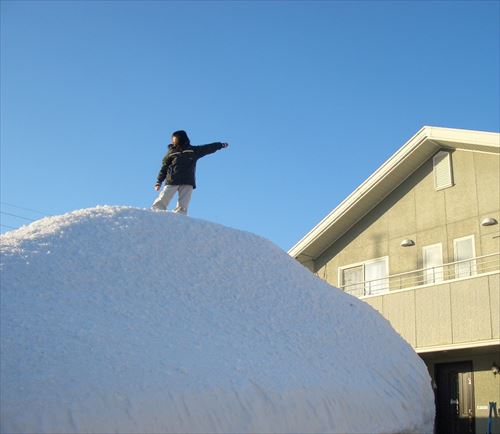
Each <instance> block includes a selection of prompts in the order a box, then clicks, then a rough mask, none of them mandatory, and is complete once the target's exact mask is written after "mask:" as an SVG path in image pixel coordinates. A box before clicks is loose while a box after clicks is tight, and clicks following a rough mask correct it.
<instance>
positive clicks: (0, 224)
mask: <svg viewBox="0 0 500 434" xmlns="http://www.w3.org/2000/svg"><path fill="white" fill-rule="evenodd" d="M0 226H2V227H4V228H7V229H18V228H15V227H14V226H9V225H4V224H3V223H0Z"/></svg>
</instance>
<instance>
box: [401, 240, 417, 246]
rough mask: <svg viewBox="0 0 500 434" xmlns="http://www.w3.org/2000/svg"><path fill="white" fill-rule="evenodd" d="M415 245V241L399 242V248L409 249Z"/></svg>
mask: <svg viewBox="0 0 500 434" xmlns="http://www.w3.org/2000/svg"><path fill="white" fill-rule="evenodd" d="M414 245H415V241H413V240H403V241H401V247H411V246H414Z"/></svg>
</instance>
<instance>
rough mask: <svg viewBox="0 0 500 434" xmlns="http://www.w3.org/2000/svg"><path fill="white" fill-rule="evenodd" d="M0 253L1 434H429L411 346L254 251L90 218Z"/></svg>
mask: <svg viewBox="0 0 500 434" xmlns="http://www.w3.org/2000/svg"><path fill="white" fill-rule="evenodd" d="M1 242H2V281H1V283H2V285H1V414H0V416H1V425H0V427H1V432H3V433H35V432H36V433H84V432H85V433H115V432H118V433H167V432H176V433H180V432H189V433H201V432H203V433H206V432H214V433H215V432H217V433H219V432H231V433H243V432H245V433H249V432H252V433H259V432H266V433H271V432H279V433H288V432H301V433H309V432H317V433H320V432H328V433H431V432H432V425H433V419H434V398H433V392H432V389H431V383H430V378H429V375H428V373H427V370H426V367H425V365H424V363H423V362H422V361H421V359H420V358H419V357H418V356H417V354H415V352H414V351H413V349H412V348H411V346H410V345H409V344H407V343H406V342H405V341H404V340H403V339H402V338H401V337H400V336H399V335H398V334H397V333H396V332H395V331H394V329H393V328H392V327H391V325H390V324H389V322H388V321H386V320H385V319H384V318H383V317H382V316H381V315H380V314H379V313H378V312H376V311H375V310H374V309H372V308H371V307H370V306H369V305H368V304H366V303H364V302H362V301H360V300H358V299H356V298H355V297H352V296H350V295H347V294H345V293H343V292H342V291H340V290H339V289H337V288H334V287H332V286H330V285H328V284H327V283H325V282H323V281H322V280H320V279H319V278H317V277H316V276H314V275H313V274H312V273H310V272H309V271H308V270H306V269H305V268H304V267H302V266H301V265H300V264H299V263H297V262H296V261H295V260H293V259H292V258H290V257H289V256H288V255H287V254H286V253H285V252H283V251H282V250H281V249H279V248H278V247H276V246H275V245H274V244H272V243H271V242H269V241H267V240H265V239H263V238H260V237H258V236H256V235H253V234H251V233H247V232H243V231H239V230H235V229H230V228H227V227H223V226H220V225H217V224H214V223H209V222H206V221H202V220H198V219H193V218H190V217H185V216H181V215H175V214H171V213H166V212H154V211H150V210H143V209H137V208H131V207H114V206H113V207H112V206H101V207H96V208H91V209H84V210H80V211H75V212H72V213H69V214H66V215H62V216H57V217H50V218H45V219H42V220H39V221H37V222H35V223H33V224H31V225H29V226H25V227H23V228H21V229H19V230H16V231H12V232H9V233H7V234H5V235H3V236H2V237H1Z"/></svg>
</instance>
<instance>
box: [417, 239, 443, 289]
mask: <svg viewBox="0 0 500 434" xmlns="http://www.w3.org/2000/svg"><path fill="white" fill-rule="evenodd" d="M422 258H423V261H424V285H425V284H428V283H436V282H441V281H443V279H444V276H443V246H442V245H441V243H439V244H432V245H430V246H424V247H422Z"/></svg>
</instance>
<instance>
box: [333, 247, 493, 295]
mask: <svg viewBox="0 0 500 434" xmlns="http://www.w3.org/2000/svg"><path fill="white" fill-rule="evenodd" d="M499 270H500V252H497V253H493V254H490V255H484V256H477V257H475V258H472V259H467V260H464V261H457V262H449V263H447V264H443V265H440V266H437V267H430V268H421V269H419V270H413V271H408V272H405V273H399V274H392V275H389V276H387V277H383V278H379V279H373V280H366V281H362V282H356V283H351V284H349V285H343V286H340V288H341V289H342V290H344V291H345V292H347V293H349V294H351V295H354V296H356V297H365V296H370V295H382V294H384V293H387V292H389V291H396V290H402V289H412V288H417V287H420V286H424V285H437V284H441V283H444V282H448V281H453V280H457V279H464V278H471V277H478V276H482V275H485V274H489V273H494V272H498V271H499Z"/></svg>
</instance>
